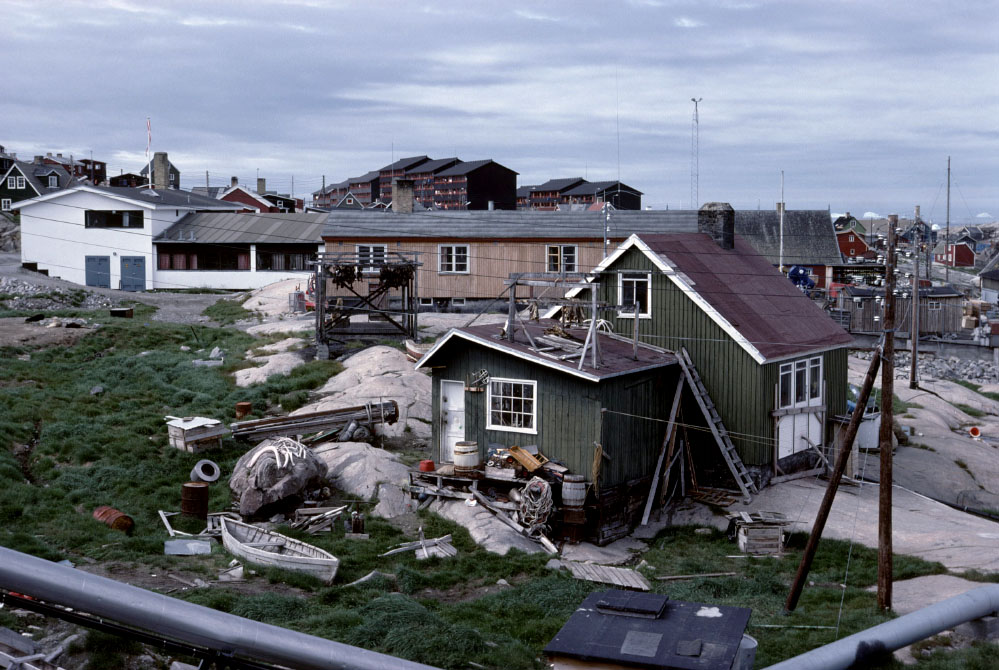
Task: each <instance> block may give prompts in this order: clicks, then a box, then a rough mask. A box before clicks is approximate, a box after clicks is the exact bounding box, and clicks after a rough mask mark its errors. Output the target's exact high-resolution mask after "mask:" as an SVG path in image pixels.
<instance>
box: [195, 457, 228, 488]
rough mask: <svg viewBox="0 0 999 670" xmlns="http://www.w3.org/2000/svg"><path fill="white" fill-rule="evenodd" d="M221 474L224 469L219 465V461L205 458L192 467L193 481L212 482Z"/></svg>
mask: <svg viewBox="0 0 999 670" xmlns="http://www.w3.org/2000/svg"><path fill="white" fill-rule="evenodd" d="M221 474H222V469H221V468H220V467H219V466H218V463H215V462H214V461H209V460H208V459H203V460H200V461H198V462H197V463H196V464H195V465H194V468H192V469H191V481H192V482H204V483H206V484H212V483H214V482H217V481H218V480H219V476H220V475H221Z"/></svg>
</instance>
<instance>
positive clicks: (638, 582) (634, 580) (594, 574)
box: [562, 561, 652, 591]
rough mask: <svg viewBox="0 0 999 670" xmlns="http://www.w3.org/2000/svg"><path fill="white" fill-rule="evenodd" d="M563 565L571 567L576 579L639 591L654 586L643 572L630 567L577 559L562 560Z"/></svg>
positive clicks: (570, 569) (570, 570) (647, 589)
mask: <svg viewBox="0 0 999 670" xmlns="http://www.w3.org/2000/svg"><path fill="white" fill-rule="evenodd" d="M562 565H564V566H565V567H566V568H568V569H569V572H571V573H572V576H573V577H575V578H576V579H585V580H586V581H588V582H599V583H601V584H613V585H614V586H620V587H621V588H623V589H637V590H638V591H649V590H651V589H652V586H651V585H650V584H649V582H648V580H647V579H645V577H643V576H642V575H641V574H639V573H638V572H635V571H634V570H632V569H630V568H614V567H611V566H609V565H597V564H595V563H578V562H576V561H562Z"/></svg>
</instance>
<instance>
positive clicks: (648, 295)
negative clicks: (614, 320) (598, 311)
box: [617, 270, 652, 319]
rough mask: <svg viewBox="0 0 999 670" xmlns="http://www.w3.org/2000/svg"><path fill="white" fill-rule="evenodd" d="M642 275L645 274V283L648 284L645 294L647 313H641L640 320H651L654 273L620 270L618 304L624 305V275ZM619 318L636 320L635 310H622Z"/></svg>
mask: <svg viewBox="0 0 999 670" xmlns="http://www.w3.org/2000/svg"><path fill="white" fill-rule="evenodd" d="M626 274H630V275H640V274H645V281H646V282H648V284H647V288H646V292H645V311H644V312H639V314H638V318H639V319H651V318H652V273H651V272H645V273H643V271H642V270H619V271H618V273H617V304H618V305H624V275H626ZM617 315H618V318H621V319H634V318H635V310H634V308H632V309H631V310H627V309H621V310H618V313H617Z"/></svg>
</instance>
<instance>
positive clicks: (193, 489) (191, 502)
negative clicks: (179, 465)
mask: <svg viewBox="0 0 999 670" xmlns="http://www.w3.org/2000/svg"><path fill="white" fill-rule="evenodd" d="M180 511H181V513H182V514H183V515H184V516H193V517H194V518H196V519H206V520H207V519H208V484H206V483H205V482H187V483H186V484H184V489H183V491H181V494H180Z"/></svg>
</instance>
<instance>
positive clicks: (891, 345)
mask: <svg viewBox="0 0 999 670" xmlns="http://www.w3.org/2000/svg"><path fill="white" fill-rule="evenodd" d="M897 226H898V214H889V215H888V253H887V257H886V259H885V262H886V265H885V310H884V345H883V348H882V350H881V355H882V361H881V429H880V431H879V432H878V447H879V448H880V450H881V472H880V475H879V478H878V480H879V488H878V490H879V494H878V609H880V610H890V609H891V587H892V563H891V561H892V547H891V482H892V473H891V466H892V453H891V448H892V424H893V423H894V420H895V417H894V413H893V411H892V400H893V399H894V396H895V238H896V230H895V228H896V227H897Z"/></svg>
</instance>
